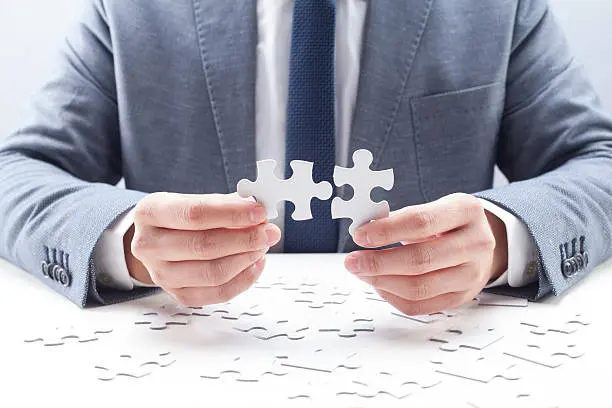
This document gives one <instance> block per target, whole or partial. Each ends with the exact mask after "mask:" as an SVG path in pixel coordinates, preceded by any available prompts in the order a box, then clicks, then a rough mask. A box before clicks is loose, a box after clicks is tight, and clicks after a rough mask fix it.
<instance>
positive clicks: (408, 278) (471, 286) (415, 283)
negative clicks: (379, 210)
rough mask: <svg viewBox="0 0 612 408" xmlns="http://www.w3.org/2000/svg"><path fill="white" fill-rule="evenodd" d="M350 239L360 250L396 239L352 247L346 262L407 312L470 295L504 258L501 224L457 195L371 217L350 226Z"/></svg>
mask: <svg viewBox="0 0 612 408" xmlns="http://www.w3.org/2000/svg"><path fill="white" fill-rule="evenodd" d="M355 242H356V243H357V244H358V245H361V246H362V247H364V248H379V247H384V246H388V245H393V244H397V243H401V244H402V245H401V246H398V247H395V248H391V249H381V250H377V251H372V250H364V251H357V252H353V253H351V254H349V255H348V256H347V258H346V261H345V266H346V268H347V269H348V270H349V271H351V272H352V273H353V274H355V275H356V276H357V277H358V278H360V279H361V280H363V281H365V282H366V283H368V284H370V285H372V286H373V287H374V288H375V289H376V291H377V292H378V293H379V294H380V296H381V297H382V298H383V299H385V300H386V301H388V302H389V303H390V304H391V305H393V306H394V307H395V308H397V309H398V310H400V311H401V312H403V313H405V314H407V315H422V314H429V313H435V312H439V311H442V310H447V309H452V308H455V307H458V306H461V305H462V304H465V303H468V302H470V301H472V300H473V299H474V297H475V296H477V295H478V293H480V291H481V290H482V289H483V288H484V287H485V286H486V285H487V283H489V282H490V281H491V280H492V279H496V278H497V277H499V276H500V275H501V274H502V273H503V272H505V271H506V269H507V264H508V244H507V237H506V228H505V225H504V223H503V222H502V221H501V220H500V219H499V218H497V217H496V216H495V215H493V214H491V213H489V212H487V211H485V210H484V208H483V206H482V204H481V202H480V200H479V199H477V198H476V197H473V196H471V195H468V194H462V193H457V194H452V195H449V196H446V197H443V198H441V199H439V200H437V201H434V202H431V203H427V204H422V205H417V206H412V207H406V208H404V209H401V210H398V211H394V212H392V213H391V214H390V215H389V217H387V218H383V219H379V220H376V221H372V222H370V223H368V224H367V225H364V226H362V227H361V228H359V229H358V230H357V232H356V234H355Z"/></svg>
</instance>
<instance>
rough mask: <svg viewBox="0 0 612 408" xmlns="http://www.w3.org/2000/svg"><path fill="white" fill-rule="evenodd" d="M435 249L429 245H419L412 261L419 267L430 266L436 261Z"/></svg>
mask: <svg viewBox="0 0 612 408" xmlns="http://www.w3.org/2000/svg"><path fill="white" fill-rule="evenodd" d="M433 258H434V254H433V250H432V249H431V248H430V247H428V246H421V247H417V248H416V249H415V250H414V252H413V255H412V263H413V265H414V266H416V267H419V268H428V267H430V266H431V265H432V264H433V262H434V259H433Z"/></svg>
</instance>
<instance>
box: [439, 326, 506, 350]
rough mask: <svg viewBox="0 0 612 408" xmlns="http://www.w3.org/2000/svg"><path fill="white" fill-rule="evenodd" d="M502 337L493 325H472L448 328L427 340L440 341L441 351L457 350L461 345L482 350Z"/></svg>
mask: <svg viewBox="0 0 612 408" xmlns="http://www.w3.org/2000/svg"><path fill="white" fill-rule="evenodd" d="M503 337H504V336H503V334H502V333H500V332H499V331H498V330H497V329H495V328H493V327H487V326H473V327H465V328H461V329H459V328H450V329H447V330H445V331H444V332H443V333H440V334H438V335H437V336H434V337H431V338H430V339H429V340H431V341H435V342H438V343H442V344H441V345H440V350H443V351H458V350H459V349H460V348H462V347H465V348H470V349H475V350H484V349H485V348H487V347H489V346H490V345H492V344H493V343H495V342H497V341H499V340H501V339H502V338H503Z"/></svg>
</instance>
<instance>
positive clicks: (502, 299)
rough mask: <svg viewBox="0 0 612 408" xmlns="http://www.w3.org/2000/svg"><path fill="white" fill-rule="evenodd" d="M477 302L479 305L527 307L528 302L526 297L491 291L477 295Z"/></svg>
mask: <svg viewBox="0 0 612 408" xmlns="http://www.w3.org/2000/svg"><path fill="white" fill-rule="evenodd" d="M478 304H479V305H481V306H508V307H527V306H529V302H528V301H527V299H522V298H516V297H510V296H502V295H495V294H493V293H486V292H483V293H481V294H480V295H478Z"/></svg>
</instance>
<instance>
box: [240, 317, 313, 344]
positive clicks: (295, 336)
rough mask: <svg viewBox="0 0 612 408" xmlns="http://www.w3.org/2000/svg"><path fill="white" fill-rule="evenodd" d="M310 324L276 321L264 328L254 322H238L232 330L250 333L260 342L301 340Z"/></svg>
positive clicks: (294, 321)
mask: <svg viewBox="0 0 612 408" xmlns="http://www.w3.org/2000/svg"><path fill="white" fill-rule="evenodd" d="M310 326H311V325H310V323H308V322H301V321H297V320H296V319H294V320H278V321H277V322H276V323H275V324H274V325H272V326H264V325H262V324H261V323H258V322H256V321H253V322H250V321H238V322H237V323H236V324H235V325H234V329H235V330H237V331H240V332H243V333H252V334H253V335H254V336H255V338H257V339H260V340H273V339H276V338H286V339H288V340H302V339H304V338H305V337H306V334H307V333H308V331H309V330H310Z"/></svg>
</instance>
